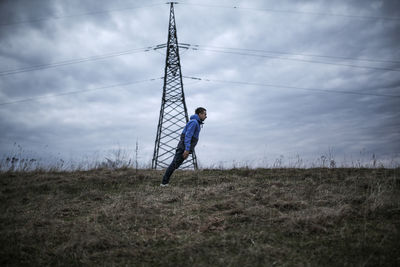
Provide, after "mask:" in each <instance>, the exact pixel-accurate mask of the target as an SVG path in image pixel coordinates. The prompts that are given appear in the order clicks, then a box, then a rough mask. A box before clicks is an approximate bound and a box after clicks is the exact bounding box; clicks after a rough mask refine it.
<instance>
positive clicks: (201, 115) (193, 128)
mask: <svg viewBox="0 0 400 267" xmlns="http://www.w3.org/2000/svg"><path fill="white" fill-rule="evenodd" d="M205 119H207V110H206V109H205V108H202V107H199V108H196V111H195V114H194V115H192V116H190V121H189V122H188V123H187V124H186V126H185V128H184V129H183V132H182V134H181V140H180V141H179V143H178V147H177V148H176V152H175V157H174V159H173V160H172V163H171V164H170V165H169V167H168V168H167V170H166V171H165V174H164V177H163V179H162V183H161V184H160V186H168V183H169V178H170V177H171V175H172V173H173V172H174V171H175V170H176V169H178V168H179V166H181V164H182V163H183V161H184V160H185V159H187V157H188V156H189V154H191V153H193V151H194V147H195V146H196V145H197V142H198V140H199V134H200V129H201V127H200V126H202V124H203V122H204V120H205Z"/></svg>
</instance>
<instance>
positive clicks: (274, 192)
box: [0, 169, 400, 266]
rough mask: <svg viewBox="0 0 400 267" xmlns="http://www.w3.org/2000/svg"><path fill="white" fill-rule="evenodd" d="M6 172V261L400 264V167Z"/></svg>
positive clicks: (2, 226)
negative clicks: (165, 174)
mask: <svg viewBox="0 0 400 267" xmlns="http://www.w3.org/2000/svg"><path fill="white" fill-rule="evenodd" d="M161 176H162V172H161V171H151V170H139V171H138V172H136V171H135V170H132V169H121V170H114V171H112V170H93V171H82V172H30V173H29V172H22V173H1V174H0V183H1V193H0V198H1V202H0V203H1V204H0V205H1V214H0V231H1V232H0V234H1V235H0V236H1V237H0V244H1V245H0V246H1V252H0V257H1V259H0V265H1V266H7V265H9V266H15V265H29V266H43V265H52V266H54V265H68V266H70V265H77V266H81V265H94V266H95V265H96V266H97V265H100V266H111V265H129V266H131V265H135V266H159V265H164V266H191V265H195V266H210V265H212V266H227V265H231V266H242V265H246V266H262V265H263V266H271V265H277V266H293V265H295V266H304V265H307V266H346V265H347V266H377V265H378V266H379V265H381V266H382V265H385V266H396V265H397V266H400V241H399V240H400V169H391V170H389V169H257V170H249V169H234V170H201V171H178V172H176V173H175V174H174V176H173V177H172V184H171V186H170V187H168V188H160V187H159V183H160V180H161Z"/></svg>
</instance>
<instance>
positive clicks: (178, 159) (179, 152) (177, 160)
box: [162, 146, 185, 184]
mask: <svg viewBox="0 0 400 267" xmlns="http://www.w3.org/2000/svg"><path fill="white" fill-rule="evenodd" d="M184 151H185V149H183V148H181V147H179V146H178V148H177V149H176V152H175V156H174V159H173V160H172V162H171V164H170V165H169V167H168V168H167V170H166V171H165V174H164V177H163V180H162V183H163V184H168V183H169V178H170V177H171V175H172V173H173V172H174V171H175V170H176V169H178V168H179V166H181V164H182V163H183V161H184V159H183V152H184Z"/></svg>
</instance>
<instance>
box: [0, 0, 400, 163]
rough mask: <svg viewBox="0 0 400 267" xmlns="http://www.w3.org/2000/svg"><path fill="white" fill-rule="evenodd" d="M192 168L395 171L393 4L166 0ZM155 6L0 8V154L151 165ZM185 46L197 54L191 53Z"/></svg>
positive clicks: (158, 87) (398, 82) (96, 3)
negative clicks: (363, 166)
mask: <svg viewBox="0 0 400 267" xmlns="http://www.w3.org/2000/svg"><path fill="white" fill-rule="evenodd" d="M175 16H176V24H177V33H178V40H179V42H180V43H186V44H190V45H191V46H190V48H189V49H181V51H180V52H181V65H182V74H183V75H184V76H186V77H195V78H200V79H201V80H199V79H191V78H185V79H184V90H185V95H186V104H187V106H188V109H189V113H191V114H193V112H194V109H195V108H196V107H198V106H204V107H206V108H207V110H208V119H207V121H206V124H205V125H204V128H203V129H202V132H201V136H200V141H199V144H198V146H197V156H198V160H199V164H200V166H202V167H218V166H222V165H223V166H232V165H233V164H236V165H249V166H252V167H257V166H264V167H270V166H273V165H274V164H279V162H281V163H282V164H283V165H286V166H294V165H295V164H297V163H298V161H299V159H301V160H302V161H301V162H302V164H303V165H308V166H310V165H312V164H318V162H319V163H320V162H321V156H324V155H325V156H327V157H329V155H330V156H332V157H334V159H335V161H336V162H337V163H338V165H346V164H347V165H351V164H353V163H355V162H357V161H359V160H363V161H364V162H367V163H368V162H369V160H370V159H371V158H372V155H375V156H376V158H377V159H378V161H381V162H384V163H385V164H386V165H390V164H393V162H397V163H398V162H399V161H400V135H399V129H400V105H399V104H400V3H399V1H397V0H387V1H386V0H383V1H373V0H358V1H356V0H354V1H345V0H342V1H340V0H337V1H322V0H315V1H314V0H310V1H289V0H287V1H261V0H259V1H258V0H247V1H223V0H218V1H207V0H205V1H179V4H177V5H175ZM168 19H169V6H168V5H166V4H165V2H163V1H155V0H154V1H143V0H131V1H129V0H116V1H105V0H104V1H102V0H86V1H81V0H71V1H61V0H59V1H55V0H2V1H0V129H1V134H0V152H1V154H2V155H1V156H2V157H5V156H8V155H14V154H17V153H20V154H24V155H25V157H35V158H38V159H42V160H43V161H46V160H48V159H50V158H51V159H53V160H54V159H64V160H66V161H73V160H75V161H79V160H88V161H102V160H104V157H110V155H112V154H113V153H115V151H116V150H123V151H125V152H126V153H127V155H128V157H131V158H134V157H135V146H136V143H138V144H139V150H138V156H139V161H140V163H141V164H142V165H143V166H146V165H147V166H148V165H150V164H151V158H152V155H153V149H154V141H155V136H156V130H157V123H158V116H159V110H160V104H161V95H162V79H160V78H161V77H162V76H163V75H164V64H165V49H162V50H153V49H146V48H148V47H154V46H156V45H159V44H163V43H166V41H167V34H168V32H167V31H168ZM196 45H197V46H196Z"/></svg>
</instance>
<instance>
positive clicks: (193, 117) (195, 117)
mask: <svg viewBox="0 0 400 267" xmlns="http://www.w3.org/2000/svg"><path fill="white" fill-rule="evenodd" d="M190 120H197V121H198V122H199V123H200V124H203V122H202V121H201V120H200V117H199V115H197V114H194V115H192V116H190Z"/></svg>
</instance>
